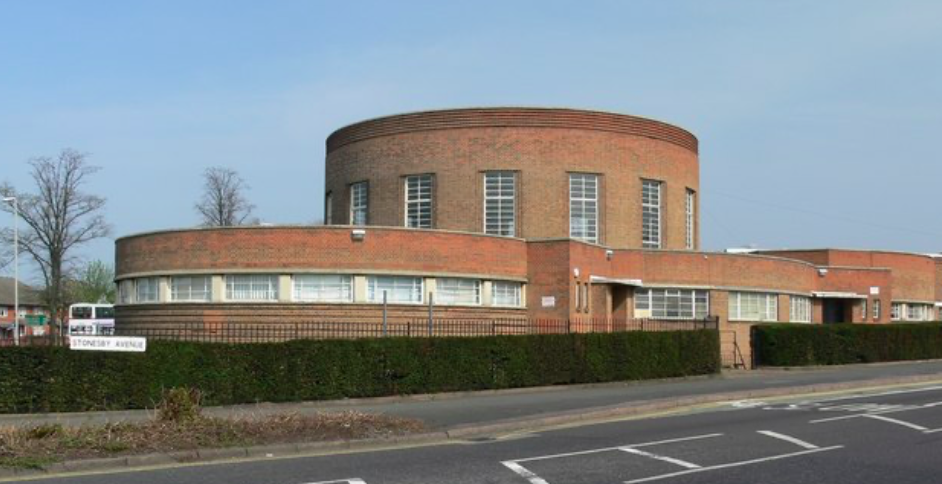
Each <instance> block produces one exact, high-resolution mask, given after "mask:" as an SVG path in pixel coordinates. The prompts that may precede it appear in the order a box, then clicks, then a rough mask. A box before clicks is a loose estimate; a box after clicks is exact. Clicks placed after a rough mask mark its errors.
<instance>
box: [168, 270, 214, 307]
mask: <svg viewBox="0 0 942 484" xmlns="http://www.w3.org/2000/svg"><path fill="white" fill-rule="evenodd" d="M183 281H187V282H188V284H187V287H186V291H185V294H184V291H183V289H184V288H183V287H182V286H183ZM196 281H201V282H203V284H202V289H199V290H194V288H195V287H199V286H194V285H193V283H194V282H196ZM178 284H179V285H180V287H178ZM201 294H202V296H200V295H201ZM170 300H171V301H173V302H210V301H212V300H213V277H212V276H173V277H171V278H170Z"/></svg>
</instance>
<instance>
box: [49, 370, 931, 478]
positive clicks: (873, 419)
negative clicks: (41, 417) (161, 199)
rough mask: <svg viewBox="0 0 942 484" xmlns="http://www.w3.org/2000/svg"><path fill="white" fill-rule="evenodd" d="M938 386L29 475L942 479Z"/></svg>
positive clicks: (138, 476) (131, 476)
mask: <svg viewBox="0 0 942 484" xmlns="http://www.w3.org/2000/svg"><path fill="white" fill-rule="evenodd" d="M940 456H942V386H925V385H924V386H914V387H906V388H902V389H894V390H885V391H876V392H871V393H866V394H860V393H858V394H844V395H832V396H827V397H815V398H810V399H804V400H799V399H792V400H784V401H775V402H760V401H740V402H731V403H728V404H723V405H719V406H714V407H711V408H707V409H699V410H696V411H692V412H689V413H686V414H681V415H671V416H663V417H657V418H649V419H644V420H630V421H617V422H608V423H603V424H594V425H585V426H580V427H573V428H565V429H559V430H551V431H545V432H538V433H532V434H517V435H510V436H501V437H499V438H497V439H479V440H475V441H468V442H464V443H453V444H444V445H437V446H428V447H413V448H406V449H397V450H386V451H373V452H364V453H350V454H335V455H324V456H314V457H296V458H286V459H271V460H260V461H246V462H231V463H218V464H204V465H192V466H182V467H174V468H164V469H153V470H139V471H131V472H120V473H111V474H107V473H106V474H93V475H85V476H70V477H61V478H46V479H39V480H33V481H32V482H36V483H49V484H53V483H54V484H93V483H94V484H118V483H148V484H150V483H153V484H169V483H180V484H195V483H213V484H217V483H227V484H328V483H330V484H425V483H448V484H461V483H502V484H505V483H506V484H590V483H591V484H619V483H631V484H635V483H643V482H657V483H664V484H695V483H724V484H736V483H743V484H746V483H748V484H755V483H770V484H777V483H781V484H802V483H809V484H810V483H815V484H818V483H833V484H842V483H846V484H862V483H866V484H869V483H892V484H907V483H912V484H917V483H918V484H927V483H938V482H942V459H940Z"/></svg>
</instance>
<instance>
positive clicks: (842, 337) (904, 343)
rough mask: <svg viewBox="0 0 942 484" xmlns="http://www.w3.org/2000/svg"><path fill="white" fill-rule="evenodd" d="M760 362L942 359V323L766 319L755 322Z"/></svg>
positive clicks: (849, 362) (756, 345) (781, 363)
mask: <svg viewBox="0 0 942 484" xmlns="http://www.w3.org/2000/svg"><path fill="white" fill-rule="evenodd" d="M752 331H753V334H752V341H753V348H754V350H755V358H756V363H758V364H759V365H760V366H804V365H845V364H851V363H875V362H879V361H904V360H926V359H934V358H942V324H940V323H919V324H881V325H870V324H827V325H799V324H763V325H758V326H755V327H753V330H752Z"/></svg>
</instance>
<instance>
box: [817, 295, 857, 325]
mask: <svg viewBox="0 0 942 484" xmlns="http://www.w3.org/2000/svg"><path fill="white" fill-rule="evenodd" d="M847 302H848V301H847V300H846V299H825V300H824V307H823V308H822V309H823V313H824V315H823V316H824V324H832V323H849V322H850V314H851V312H850V311H849V310H848V306H849V305H848V304H847Z"/></svg>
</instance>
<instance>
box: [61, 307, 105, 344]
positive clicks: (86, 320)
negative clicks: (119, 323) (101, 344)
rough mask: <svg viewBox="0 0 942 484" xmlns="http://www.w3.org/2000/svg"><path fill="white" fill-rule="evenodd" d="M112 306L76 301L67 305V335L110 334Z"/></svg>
mask: <svg viewBox="0 0 942 484" xmlns="http://www.w3.org/2000/svg"><path fill="white" fill-rule="evenodd" d="M113 334H114V306H113V305H111V304H89V303H77V304H73V305H71V306H69V336H111V335H113Z"/></svg>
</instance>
